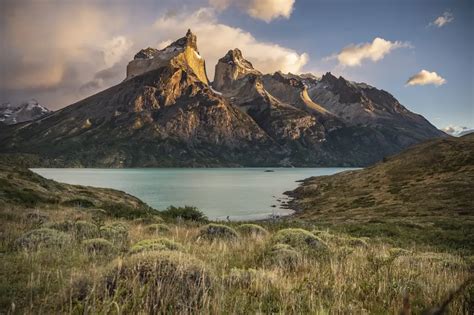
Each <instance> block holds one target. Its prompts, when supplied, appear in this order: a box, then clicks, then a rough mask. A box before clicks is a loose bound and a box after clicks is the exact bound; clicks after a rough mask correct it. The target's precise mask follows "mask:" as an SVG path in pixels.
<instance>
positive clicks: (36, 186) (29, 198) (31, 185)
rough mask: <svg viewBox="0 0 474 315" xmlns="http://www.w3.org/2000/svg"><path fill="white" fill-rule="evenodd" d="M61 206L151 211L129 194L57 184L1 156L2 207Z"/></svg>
mask: <svg viewBox="0 0 474 315" xmlns="http://www.w3.org/2000/svg"><path fill="white" fill-rule="evenodd" d="M58 205H63V206H69V207H79V208H100V209H102V210H104V211H106V212H107V213H108V214H109V215H111V216H117V217H129V218H130V217H134V216H138V215H143V214H147V213H149V212H150V210H151V208H150V207H149V206H147V205H146V204H145V203H144V202H142V201H141V200H139V199H138V198H135V197H133V196H131V195H129V194H127V193H124V192H121V191H118V190H114V189H107V188H92V187H87V186H79V185H69V184H63V183H58V182H55V181H53V180H49V179H46V178H44V177H42V176H40V175H38V174H36V173H34V172H32V171H30V170H28V169H27V168H26V167H25V166H24V165H23V164H22V163H21V161H20V162H19V161H17V160H14V159H12V158H10V157H8V156H3V155H0V207H5V206H20V207H22V208H25V207H26V208H28V207H31V208H35V207H41V208H47V207H57V206H58Z"/></svg>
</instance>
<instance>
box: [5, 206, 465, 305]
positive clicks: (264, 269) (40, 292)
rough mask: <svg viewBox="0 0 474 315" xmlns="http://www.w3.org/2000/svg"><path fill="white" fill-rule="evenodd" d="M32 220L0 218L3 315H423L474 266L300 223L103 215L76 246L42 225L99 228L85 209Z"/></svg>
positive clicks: (11, 215) (459, 298) (17, 212)
mask: <svg viewBox="0 0 474 315" xmlns="http://www.w3.org/2000/svg"><path fill="white" fill-rule="evenodd" d="M35 211H36V213H37V214H38V215H41V217H43V216H44V217H48V218H49V219H48V220H47V221H46V222H44V223H42V224H41V225H40V226H38V223H37V221H35V220H34V219H31V220H30V218H31V216H29V215H25V214H28V213H31V210H28V209H22V208H20V207H18V206H12V207H4V208H2V210H1V215H2V221H1V223H0V224H1V228H2V231H4V233H2V234H1V238H0V248H1V250H2V268H0V280H1V281H0V283H1V285H0V309H1V310H2V312H6V313H8V312H12V311H13V309H15V312H19V313H25V312H29V310H31V309H35V310H37V311H38V312H41V313H50V314H52V313H84V312H88V313H117V312H118V313H130V312H132V313H133V312H137V313H156V312H164V313H180V314H196V313H214V314H218V313H223V312H224V313H235V314H249V313H265V314H268V313H290V314H302V313H313V314H315V313H333V312H335V313H364V312H369V313H387V312H388V313H397V312H399V311H400V309H401V308H402V306H403V300H404V298H406V297H409V303H410V307H411V309H412V310H413V312H415V313H419V312H421V311H422V310H425V309H428V308H430V307H433V306H436V305H439V304H440V303H442V302H443V301H444V300H445V299H446V298H447V297H448V296H449V294H450V293H451V292H452V291H453V290H455V289H457V288H458V287H460V286H461V285H462V284H463V283H464V282H466V281H467V280H468V279H469V277H470V276H471V272H472V269H470V268H472V263H473V256H469V255H467V256H466V255H459V254H455V253H447V252H442V251H436V250H434V251H432V250H429V249H428V248H423V247H418V246H416V245H414V246H405V247H403V248H400V247H396V246H393V245H390V244H388V243H385V242H383V241H381V240H379V239H376V238H374V239H372V238H357V237H354V236H350V235H348V234H343V233H340V232H334V231H331V230H322V229H319V228H318V227H317V226H316V225H311V224H308V223H301V222H300V223H298V222H297V221H295V222H292V223H288V222H281V221H276V222H261V224H260V225H258V226H259V228H256V229H257V230H258V231H262V230H264V231H265V233H263V234H259V236H258V237H254V236H252V235H251V234H252V233H254V232H253V228H255V227H254V226H252V229H250V230H251V231H252V232H251V233H250V234H249V233H248V231H249V229H248V228H244V229H243V228H242V227H241V226H242V225H241V224H238V223H229V224H215V223H212V224H206V223H196V222H193V221H186V220H183V221H181V222H179V223H176V221H175V220H174V219H173V220H172V219H166V220H165V221H164V222H163V223H160V224H163V225H171V224H173V228H172V229H169V231H168V232H167V233H166V237H164V236H161V235H160V236H158V237H157V236H154V234H153V233H152V234H150V232H149V231H148V229H147V227H149V224H147V223H144V224H142V223H137V221H136V220H130V219H117V218H115V217H113V216H107V217H105V218H104V220H103V223H102V224H103V225H102V226H101V227H100V228H98V230H99V231H100V232H99V233H100V237H97V236H96V235H95V234H94V233H92V234H89V233H85V234H81V237H78V235H77V229H76V228H64V229H61V230H60V229H52V228H46V227H41V226H43V225H44V226H50V227H65V226H73V227H74V226H77V225H79V226H87V227H90V226H95V225H96V223H95V221H94V216H93V215H92V214H91V213H90V212H89V211H88V210H87V209H82V208H69V207H63V206H58V207H57V208H48V209H41V210H35ZM36 217H37V216H35V218H36ZM71 218H74V219H73V220H74V221H72V223H73V224H66V223H65V222H68V219H69V220H70V219H71ZM167 220H170V221H167ZM287 225H291V226H292V227H288V226H287ZM7 227H8V228H7ZM88 236H91V238H87V237H88ZM208 240H211V241H208ZM473 297H474V288H473V286H472V285H468V286H467V287H466V288H464V289H463V290H462V292H459V293H458V294H456V295H455V296H454V299H453V301H451V302H450V303H449V310H450V312H451V313H453V314H463V313H465V312H466V310H467V309H469V307H472V304H470V303H472V301H473Z"/></svg>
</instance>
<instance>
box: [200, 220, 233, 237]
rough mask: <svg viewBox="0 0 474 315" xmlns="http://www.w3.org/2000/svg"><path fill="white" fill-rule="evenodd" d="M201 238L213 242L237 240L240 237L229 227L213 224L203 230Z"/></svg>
mask: <svg viewBox="0 0 474 315" xmlns="http://www.w3.org/2000/svg"><path fill="white" fill-rule="evenodd" d="M199 236H200V237H202V238H204V239H207V240H211V241H213V240H236V239H237V238H238V237H239V234H237V231H235V230H234V229H233V228H231V227H229V226H227V225H223V224H215V223H211V224H208V225H206V226H204V227H203V228H202V229H201V231H200V233H199Z"/></svg>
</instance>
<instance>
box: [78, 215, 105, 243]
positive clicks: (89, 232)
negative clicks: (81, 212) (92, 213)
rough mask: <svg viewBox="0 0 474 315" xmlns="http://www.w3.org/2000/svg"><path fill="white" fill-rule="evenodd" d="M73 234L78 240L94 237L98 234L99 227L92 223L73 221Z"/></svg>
mask: <svg viewBox="0 0 474 315" xmlns="http://www.w3.org/2000/svg"><path fill="white" fill-rule="evenodd" d="M74 234H75V236H76V239H78V240H84V239H89V238H96V237H98V236H99V228H98V227H97V225H95V224H94V223H90V222H87V221H82V220H79V221H76V222H75V223H74Z"/></svg>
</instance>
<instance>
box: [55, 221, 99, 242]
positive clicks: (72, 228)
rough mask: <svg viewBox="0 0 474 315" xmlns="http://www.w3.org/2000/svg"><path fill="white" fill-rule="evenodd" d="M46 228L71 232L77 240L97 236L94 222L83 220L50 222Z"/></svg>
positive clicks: (97, 230) (97, 231)
mask: <svg viewBox="0 0 474 315" xmlns="http://www.w3.org/2000/svg"><path fill="white" fill-rule="evenodd" d="M46 227H47V228H50V229H54V230H58V231H62V232H66V233H70V234H72V235H73V236H74V237H75V238H76V239H77V240H84V239H88V238H96V237H98V236H99V228H98V227H97V225H95V224H94V223H90V222H87V221H84V220H79V221H75V222H74V221H69V220H66V221H62V222H52V223H50V224H47V225H46Z"/></svg>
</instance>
